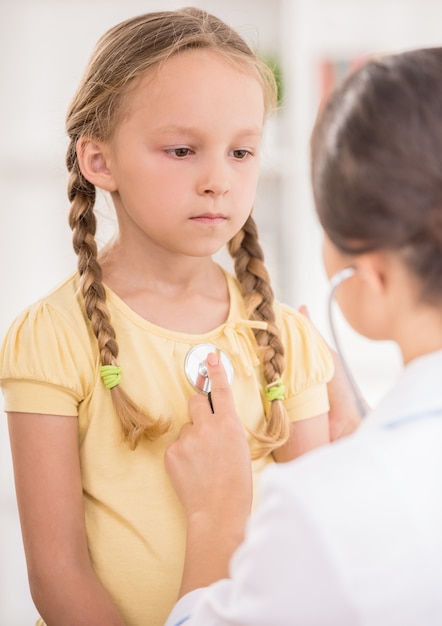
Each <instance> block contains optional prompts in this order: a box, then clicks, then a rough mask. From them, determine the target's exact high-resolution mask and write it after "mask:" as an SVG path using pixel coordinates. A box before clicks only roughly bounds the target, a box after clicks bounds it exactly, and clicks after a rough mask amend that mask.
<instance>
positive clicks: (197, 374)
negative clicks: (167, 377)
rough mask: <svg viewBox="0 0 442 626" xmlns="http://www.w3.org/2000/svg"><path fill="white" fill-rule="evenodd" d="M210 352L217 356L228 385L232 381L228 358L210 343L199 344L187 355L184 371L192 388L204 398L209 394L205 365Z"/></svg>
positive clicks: (231, 370)
mask: <svg viewBox="0 0 442 626" xmlns="http://www.w3.org/2000/svg"><path fill="white" fill-rule="evenodd" d="M210 352H214V353H215V354H218V356H219V358H220V359H221V363H222V364H223V366H224V369H225V370H226V374H227V379H228V381H229V383H231V382H232V380H233V366H232V362H231V360H230V359H229V357H228V356H227V355H226V354H225V353H224V352H223V351H222V350H220V349H219V348H218V347H217V346H214V345H213V344H212V343H199V344H198V345H196V346H194V347H193V348H191V349H190V350H189V352H188V353H187V356H186V360H185V362H184V371H185V372H186V376H187V379H188V380H189V382H190V384H191V385H192V387H193V388H194V389H196V390H197V391H198V392H199V393H202V394H204V395H206V396H208V395H209V393H210V379H209V376H208V372H207V365H206V359H207V355H208V354H209V353H210Z"/></svg>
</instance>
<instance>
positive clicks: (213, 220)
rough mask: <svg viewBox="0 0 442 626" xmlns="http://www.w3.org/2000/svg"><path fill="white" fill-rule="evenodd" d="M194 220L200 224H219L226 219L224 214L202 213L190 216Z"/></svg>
mask: <svg viewBox="0 0 442 626" xmlns="http://www.w3.org/2000/svg"><path fill="white" fill-rule="evenodd" d="M190 219H191V220H192V221H194V222H200V223H201V224H221V223H222V222H225V221H226V219H227V218H226V217H224V215H219V214H218V215H213V214H211V213H204V214H203V215H196V216H195V217H191V218H190Z"/></svg>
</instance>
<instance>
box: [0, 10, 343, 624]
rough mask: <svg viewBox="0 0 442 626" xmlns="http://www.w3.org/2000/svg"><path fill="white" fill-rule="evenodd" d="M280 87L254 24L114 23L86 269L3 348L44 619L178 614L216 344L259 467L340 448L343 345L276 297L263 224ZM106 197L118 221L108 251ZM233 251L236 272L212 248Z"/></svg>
mask: <svg viewBox="0 0 442 626" xmlns="http://www.w3.org/2000/svg"><path fill="white" fill-rule="evenodd" d="M275 93H276V89H275V81H274V78H273V75H272V73H271V71H269V69H268V68H267V67H266V66H265V65H264V64H263V63H261V62H260V61H259V59H258V58H257V57H256V56H255V55H254V54H253V53H252V51H251V50H250V49H249V47H248V46H247V44H246V43H245V42H244V41H243V39H242V38H240V37H239V36H238V34H236V33H235V32H234V31H232V29H231V28H229V27H228V26H227V25H226V24H224V23H223V22H221V21H220V20H219V19H217V18H216V17H213V16H211V15H209V14H207V13H205V12H203V11H200V10H197V9H184V10H180V11H175V12H161V13H152V14H148V15H142V16H140V17H136V18H133V19H130V20H128V21H126V22H124V23H122V24H119V25H117V26H115V27H114V28H112V29H111V30H110V31H109V32H108V33H107V34H105V35H104V37H103V38H102V39H101V41H100V42H99V43H98V46H97V49H96V51H95V53H94V55H93V57H92V59H91V61H90V63H89V66H88V68H87V70H86V73H85V75H84V77H83V80H82V82H81V84H80V87H79V89H78V91H77V93H76V95H75V97H74V99H73V102H72V104H71V106H70V108H69V112H68V116H67V131H68V135H69V139H70V144H69V148H68V153H67V167H68V170H69V172H70V178H69V187H68V193H69V199H70V201H71V211H70V216H69V221H70V225H71V228H72V231H73V243H74V248H75V251H76V253H77V254H78V272H76V273H75V274H74V275H73V276H71V277H70V278H69V279H68V280H67V281H66V282H65V283H64V284H62V285H61V286H59V287H58V288H57V289H56V290H55V291H54V292H53V293H51V294H50V295H49V296H47V297H45V298H44V299H43V300H41V301H40V302H38V303H36V304H34V305H33V306H31V307H30V308H29V309H28V310H27V311H25V312H24V313H23V314H22V315H21V316H20V317H19V318H18V319H17V320H16V321H15V323H14V324H13V326H12V328H11V330H10V331H9V333H8V335H7V337H6V340H5V342H4V347H3V352H2V355H1V380H2V388H3V392H4V396H5V408H6V411H7V412H8V418H9V428H10V440H11V447H12V456H13V463H14V474H15V482H16V490H17V498H18V506H19V511H20V519H21V525H22V533H23V541H24V546H25V552H26V559H27V566H28V573H29V580H30V585H31V591H32V596H33V598H34V601H35V604H36V606H37V608H38V610H39V612H40V614H41V620H40V622H39V623H40V624H41V623H43V621H44V622H46V623H47V624H48V625H49V624H57V625H58V624H63V625H68V624H73V625H74V624H75V625H77V624H88V626H94V625H95V624H96V625H99V626H103V624H106V626H110V625H115V626H117V625H122V624H125V625H126V626H146V625H149V626H155V625H159V624H162V623H163V621H164V619H165V618H166V616H167V613H168V611H169V610H170V608H171V606H172V605H173V603H174V601H175V599H176V597H177V593H178V589H179V585H180V580H181V574H182V567H183V559H184V550H185V516H184V512H183V509H182V506H181V504H180V502H179V500H178V498H177V497H176V495H175V492H174V490H173V488H172V485H171V483H170V481H169V478H168V476H167V474H166V472H165V469H164V460H163V459H164V452H165V450H166V449H167V448H168V446H169V445H170V444H171V443H172V442H173V441H174V440H176V438H177V436H178V433H179V431H180V428H181V426H182V425H183V424H184V423H185V422H186V421H188V420H189V414H188V406H187V404H188V400H189V398H190V397H191V396H192V395H193V394H194V393H195V389H194V387H193V386H192V384H191V382H190V381H189V380H188V378H187V376H186V373H185V362H186V359H187V357H188V355H189V352H190V350H191V349H193V348H194V347H195V346H198V344H209V345H212V346H215V349H218V350H221V351H222V353H223V354H225V355H227V356H228V357H229V358H230V360H231V363H232V368H233V389H234V395H235V401H236V403H237V407H238V410H239V413H240V415H241V418H242V420H243V425H244V428H245V429H246V431H247V433H248V435H249V443H250V447H251V450H252V455H253V457H254V459H255V460H254V462H253V465H254V473H255V474H256V473H258V472H259V471H260V470H261V469H262V468H263V467H264V466H265V465H267V464H268V463H270V462H272V460H279V461H281V460H288V459H291V458H294V457H296V456H299V455H300V454H302V453H303V452H306V451H307V450H309V449H311V448H313V447H316V446H319V445H321V444H323V443H325V442H327V441H328V439H329V429H328V421H327V411H328V399H327V392H326V382H327V381H328V380H329V379H330V377H331V374H332V369H333V366H332V361H331V357H330V354H329V352H328V350H327V347H326V346H325V345H324V343H323V342H322V340H321V339H320V338H319V337H318V334H317V333H316V331H315V330H314V329H313V328H312V326H311V325H310V324H309V322H308V321H307V320H306V319H305V318H304V317H303V316H301V315H299V314H298V313H296V312H294V311H291V310H289V309H288V308H287V307H285V306H282V305H281V304H278V303H277V302H274V299H273V293H272V289H271V286H270V284H269V277H268V274H267V272H266V269H265V267H264V263H263V254H262V251H261V248H260V245H259V243H258V237H257V231H256V225H255V222H254V220H253V218H252V215H251V213H252V208H253V203H254V197H255V191H256V185H257V180H258V173H259V156H260V146H261V138H262V132H263V123H264V119H265V117H266V115H267V114H268V113H270V112H271V111H272V109H273V108H274V107H275ZM96 188H100V189H103V190H106V191H107V192H109V194H110V196H111V197H112V200H113V204H114V206H115V210H116V215H117V220H118V234H117V236H116V237H115V239H114V240H112V241H111V242H110V243H108V244H107V245H106V246H105V248H104V249H102V250H100V251H99V252H98V250H97V244H96V241H95V230H96V217H95V215H94V205H95V197H96ZM225 244H227V245H228V249H229V251H230V253H231V255H232V257H233V259H234V263H235V270H236V275H237V276H236V277H233V276H231V275H229V274H228V273H227V272H226V271H224V270H223V269H222V268H221V267H220V266H219V265H218V264H217V263H215V262H214V261H213V259H212V255H213V254H214V253H216V252H218V251H219V250H220V249H221V248H222V247H223V246H224V245H225ZM205 401H206V399H205Z"/></svg>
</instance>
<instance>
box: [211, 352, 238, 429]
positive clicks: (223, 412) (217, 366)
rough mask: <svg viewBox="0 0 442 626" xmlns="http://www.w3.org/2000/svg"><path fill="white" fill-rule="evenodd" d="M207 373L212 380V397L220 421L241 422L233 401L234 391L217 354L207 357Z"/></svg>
mask: <svg viewBox="0 0 442 626" xmlns="http://www.w3.org/2000/svg"><path fill="white" fill-rule="evenodd" d="M206 363H207V372H208V375H209V380H210V389H211V392H210V396H211V403H212V406H213V412H214V414H215V416H216V417H218V418H220V419H227V418H234V419H236V420H239V418H238V415H237V413H236V408H235V403H234V400H233V393H232V389H231V387H230V384H229V380H228V377H227V373H226V370H225V369H224V366H223V364H222V362H221V360H220V359H219V358H218V356H217V355H216V354H212V353H211V354H209V355H208V356H207V361H206Z"/></svg>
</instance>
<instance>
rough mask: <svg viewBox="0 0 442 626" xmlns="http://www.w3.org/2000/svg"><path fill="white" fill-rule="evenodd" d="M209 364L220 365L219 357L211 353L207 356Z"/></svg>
mask: <svg viewBox="0 0 442 626" xmlns="http://www.w3.org/2000/svg"><path fill="white" fill-rule="evenodd" d="M207 363H208V364H209V365H218V363H219V359H218V356H217V355H216V354H214V353H213V352H209V354H208V355H207Z"/></svg>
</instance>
